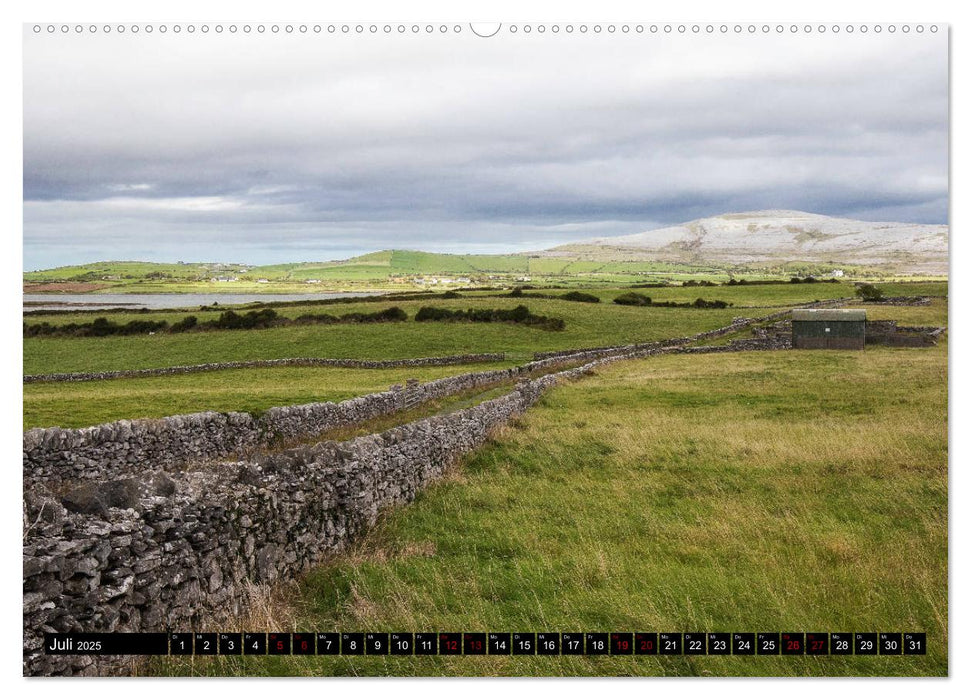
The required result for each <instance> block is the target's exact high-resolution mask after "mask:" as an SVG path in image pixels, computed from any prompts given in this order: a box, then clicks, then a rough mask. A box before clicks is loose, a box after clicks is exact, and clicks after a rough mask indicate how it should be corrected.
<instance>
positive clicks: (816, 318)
mask: <svg viewBox="0 0 971 700" xmlns="http://www.w3.org/2000/svg"><path fill="white" fill-rule="evenodd" d="M865 342H866V310H865V309H793V310H792V347H794V348H804V349H835V350H862V349H863V345H864V343H865Z"/></svg>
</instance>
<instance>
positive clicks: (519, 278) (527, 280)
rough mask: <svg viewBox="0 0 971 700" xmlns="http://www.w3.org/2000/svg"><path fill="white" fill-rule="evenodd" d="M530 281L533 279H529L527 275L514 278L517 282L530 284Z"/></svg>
mask: <svg viewBox="0 0 971 700" xmlns="http://www.w3.org/2000/svg"><path fill="white" fill-rule="evenodd" d="M532 279H533V278H532V277H529V276H527V275H523V276H522V277H517V278H516V281H517V282H531V281H532Z"/></svg>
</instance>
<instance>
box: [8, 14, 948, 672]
mask: <svg viewBox="0 0 971 700" xmlns="http://www.w3.org/2000/svg"><path fill="white" fill-rule="evenodd" d="M94 19H96V18H94ZM94 19H92V21H71V22H60V21H57V22H48V21H44V22H27V23H26V24H24V25H23V30H22V41H23V210H22V212H23V231H22V252H23V269H22V271H21V272H22V287H23V299H22V305H23V306H22V308H23V339H22V340H23V358H22V360H23V371H22V373H23V444H22V453H23V467H22V478H23V674H24V675H25V676H60V675H69V676H102V677H109V676H110V677H117V676H136V677H143V678H144V677H153V678H154V677H173V676H174V677H184V676H193V677H198V676H218V677H227V676H228V677H237V676H267V675H272V676H303V677H306V676H325V677H331V676H395V677H413V676H420V677H428V676H445V677H468V676H526V677H565V676H568V677H573V676H610V677H613V676H624V677H629V676H716V677H734V676H755V677H834V676H843V677H887V676H919V677H940V676H947V675H948V673H949V666H948V654H949V645H948V611H949V601H948V558H947V554H948V423H947V421H948V310H949V307H948V276H949V275H948V273H949V242H950V228H949V206H950V199H949V109H950V105H949V33H950V28H949V26H948V25H946V24H942V23H931V22H906V23H900V22H886V21H880V22H869V23H864V22H852V23H847V22H835V23H834V22H821V21H813V22H806V21H802V22H799V23H792V22H779V21H772V20H764V21H763V20H747V21H744V22H739V21H715V20H712V21H710V22H661V21H650V20H647V21H644V20H640V21H638V20H636V19H631V20H629V21H611V22H608V21H604V22H569V21H546V22H539V21H536V22H508V21H503V22H495V23H469V22H454V21H450V22H442V21H427V20H409V21H387V22H350V23H345V22H328V21H302V22H301V21H290V22H274V21H265V22H258V21H234V20H231V19H228V20H223V21H208V22H178V21H158V22H136V23H129V22H108V23H106V22H104V21H94Z"/></svg>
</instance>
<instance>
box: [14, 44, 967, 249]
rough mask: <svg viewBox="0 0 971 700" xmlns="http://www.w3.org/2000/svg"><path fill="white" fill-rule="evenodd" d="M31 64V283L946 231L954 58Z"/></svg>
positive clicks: (619, 56)
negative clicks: (155, 262)
mask: <svg viewBox="0 0 971 700" xmlns="http://www.w3.org/2000/svg"><path fill="white" fill-rule="evenodd" d="M24 56H25V69H24V196H25V210H24V227H25V233H24V247H25V265H27V266H31V265H33V266H48V265H53V264H61V263H64V262H68V261H74V262H79V261H83V260H88V259H92V258H94V257H98V256H96V255H94V251H95V250H104V251H106V252H108V253H110V252H111V251H112V250H118V247H117V246H118V245H120V246H122V247H123V248H124V250H126V251H128V252H129V254H128V255H127V257H140V258H146V259H176V258H183V259H184V258H186V257H188V255H186V254H182V253H180V252H179V247H178V246H192V247H194V248H197V249H198V250H199V255H201V256H203V257H205V254H206V253H207V251H208V252H209V253H210V257H211V256H212V255H211V254H212V253H215V252H217V251H218V250H220V248H222V247H224V246H225V245H226V244H227V243H226V242H227V241H232V243H233V245H234V246H235V247H236V248H238V249H239V251H240V255H239V258H240V259H246V260H247V261H250V262H260V261H262V260H266V261H271V260H272V261H279V260H282V259H293V258H288V257H286V256H289V255H296V254H297V253H299V254H300V255H309V254H310V253H312V252H314V251H317V255H316V256H315V257H317V258H318V259H319V258H320V257H321V256H323V255H325V254H326V255H329V254H330V253H332V252H334V253H335V254H336V251H340V252H341V255H345V254H346V255H351V254H354V253H360V252H365V251H366V250H370V249H375V248H387V247H392V246H395V247H413V248H417V247H423V248H430V247H434V248H435V249H437V250H445V248H446V247H447V248H448V249H449V250H454V251H458V250H480V251H499V250H524V249H529V248H531V247H543V246H545V245H552V244H556V243H562V242H567V241H569V240H577V239H580V238H587V237H590V236H593V235H609V233H607V231H608V230H609V232H610V233H617V234H623V233H632V232H636V231H639V230H643V229H644V228H649V227H651V226H653V225H660V224H670V223H676V222H679V221H683V220H687V219H690V218H695V217H698V216H706V215H712V214H718V213H722V212H724V211H738V210H746V209H758V208H802V209H811V210H813V211H817V212H820V213H828V214H834V215H847V216H859V217H861V218H865V217H874V216H877V215H881V213H883V214H885V215H887V216H889V215H890V214H892V215H893V218H895V219H899V220H905V221H925V222H931V223H937V222H944V221H946V216H947V187H948V183H947V157H948V154H947V147H948V144H947V127H948V125H947V89H948V88H947V80H948V75H947V52H946V38H945V37H944V36H930V35H924V36H920V37H919V36H916V35H910V36H899V35H898V36H896V37H888V36H882V37H876V36H873V35H870V36H866V37H863V36H859V35H857V36H854V37H848V36H839V37H835V36H810V37H807V36H798V37H789V36H785V37H776V36H768V37H704V36H700V37H664V38H660V37H634V36H627V37H622V36H611V37H609V39H608V37H583V38H581V37H577V36H573V37H566V36H561V37H557V38H555V39H553V38H552V37H549V36H547V37H545V38H542V39H539V38H537V37H531V38H523V37H511V36H508V35H506V36H503V37H497V38H496V39H492V40H482V39H477V38H475V37H471V36H461V37H454V36H448V37H438V36H436V37H423V38H421V39H419V38H417V37H401V38H399V37H390V38H388V37H377V38H373V37H365V38H349V37H296V36H285V37H281V36H276V37H270V36H263V37H253V36H250V37H240V36H236V37H230V36H225V35H224V36H221V37H216V36H208V37H202V36H196V37H191V38H190V37H186V36H181V37H173V36H171V35H169V36H167V37H161V36H158V35H156V36H153V37H143V36H140V37H137V38H136V37H125V38H121V37H111V38H108V37H104V36H81V37H75V36H70V35H69V36H59V35H58V36H53V37H49V36H46V35H41V36H34V35H32V34H28V35H26V36H25V50H24ZM107 240H112V241H115V242H116V245H111V246H107V245H105V244H104V243H105V241H107ZM160 240H161V241H166V243H165V244H164V245H163V244H159V241H160ZM86 251H91V252H90V253H86ZM247 251H249V253H247ZM112 257H114V256H112ZM216 257H218V255H217V256H216Z"/></svg>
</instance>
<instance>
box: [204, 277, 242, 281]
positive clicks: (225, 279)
mask: <svg viewBox="0 0 971 700" xmlns="http://www.w3.org/2000/svg"><path fill="white" fill-rule="evenodd" d="M209 281H210V282H239V277H213V278H211V279H210V280H209Z"/></svg>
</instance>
